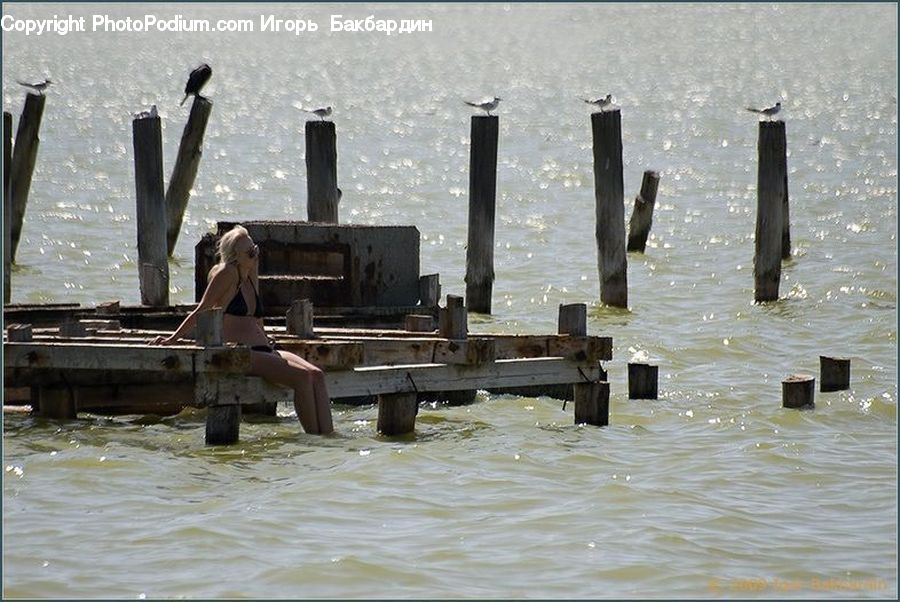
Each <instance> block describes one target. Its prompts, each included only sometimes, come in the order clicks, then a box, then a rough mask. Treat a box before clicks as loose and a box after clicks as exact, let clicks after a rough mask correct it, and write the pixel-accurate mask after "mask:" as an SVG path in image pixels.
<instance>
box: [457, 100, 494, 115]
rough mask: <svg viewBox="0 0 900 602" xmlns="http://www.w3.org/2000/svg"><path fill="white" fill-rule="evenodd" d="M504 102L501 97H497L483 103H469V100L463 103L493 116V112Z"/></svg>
mask: <svg viewBox="0 0 900 602" xmlns="http://www.w3.org/2000/svg"><path fill="white" fill-rule="evenodd" d="M501 100H503V99H502V98H500V97H499V96H495V97H494V98H493V99H492V100H485V101H482V102H469V101H468V100H464V101H463V102H464V103H466V104H467V105H469V106H470V107H475V108H476V109H481V110H482V111H484V112H485V113H487V114H488V115H490V114H491V111H493V110H494V109H496V108H497V105H498V104H500V101H501Z"/></svg>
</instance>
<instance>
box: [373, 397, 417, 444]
mask: <svg viewBox="0 0 900 602" xmlns="http://www.w3.org/2000/svg"><path fill="white" fill-rule="evenodd" d="M418 411H419V404H418V401H417V399H416V394H415V393H394V394H385V395H379V396H378V432H379V433H381V434H382V435H386V436H388V437H392V436H394V435H405V434H407V433H412V432H414V431H415V430H416V413H417V412H418Z"/></svg>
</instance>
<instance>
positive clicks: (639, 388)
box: [628, 363, 659, 399]
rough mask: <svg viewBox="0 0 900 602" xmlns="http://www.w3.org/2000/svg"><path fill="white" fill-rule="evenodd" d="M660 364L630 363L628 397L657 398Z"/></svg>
mask: <svg viewBox="0 0 900 602" xmlns="http://www.w3.org/2000/svg"><path fill="white" fill-rule="evenodd" d="M658 383H659V366H651V365H650V364H632V363H629V364H628V399H656V398H657V396H658V395H659V391H658Z"/></svg>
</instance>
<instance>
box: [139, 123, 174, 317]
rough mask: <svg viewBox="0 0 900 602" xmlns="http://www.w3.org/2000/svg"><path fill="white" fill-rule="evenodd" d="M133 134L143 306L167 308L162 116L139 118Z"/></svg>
mask: <svg viewBox="0 0 900 602" xmlns="http://www.w3.org/2000/svg"><path fill="white" fill-rule="evenodd" d="M132 133H133V137H134V179H135V188H136V192H137V239H138V271H139V272H138V273H139V277H140V286H141V304H142V305H150V306H167V305H168V304H169V262H168V259H167V257H168V254H167V253H166V203H165V189H164V187H163V175H162V169H163V157H162V132H161V127H160V119H159V117H138V118H137V119H135V120H134V121H133V122H132Z"/></svg>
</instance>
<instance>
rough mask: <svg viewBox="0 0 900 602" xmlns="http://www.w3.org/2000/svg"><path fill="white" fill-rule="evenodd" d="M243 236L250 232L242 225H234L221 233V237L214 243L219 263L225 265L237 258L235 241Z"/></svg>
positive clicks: (248, 234)
mask: <svg viewBox="0 0 900 602" xmlns="http://www.w3.org/2000/svg"><path fill="white" fill-rule="evenodd" d="M245 236H248V237H249V236H250V233H249V232H247V228H245V227H243V226H235V227H234V228H232V229H231V230H229V231H228V232H226V233H225V234H223V235H222V238H220V239H219V242H217V243H216V255H218V256H219V265H225V264H228V263H231V262H233V261H235V260H236V259H237V249H235V246H236V244H237V241H239V240H240V239H241V238H243V237H245Z"/></svg>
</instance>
